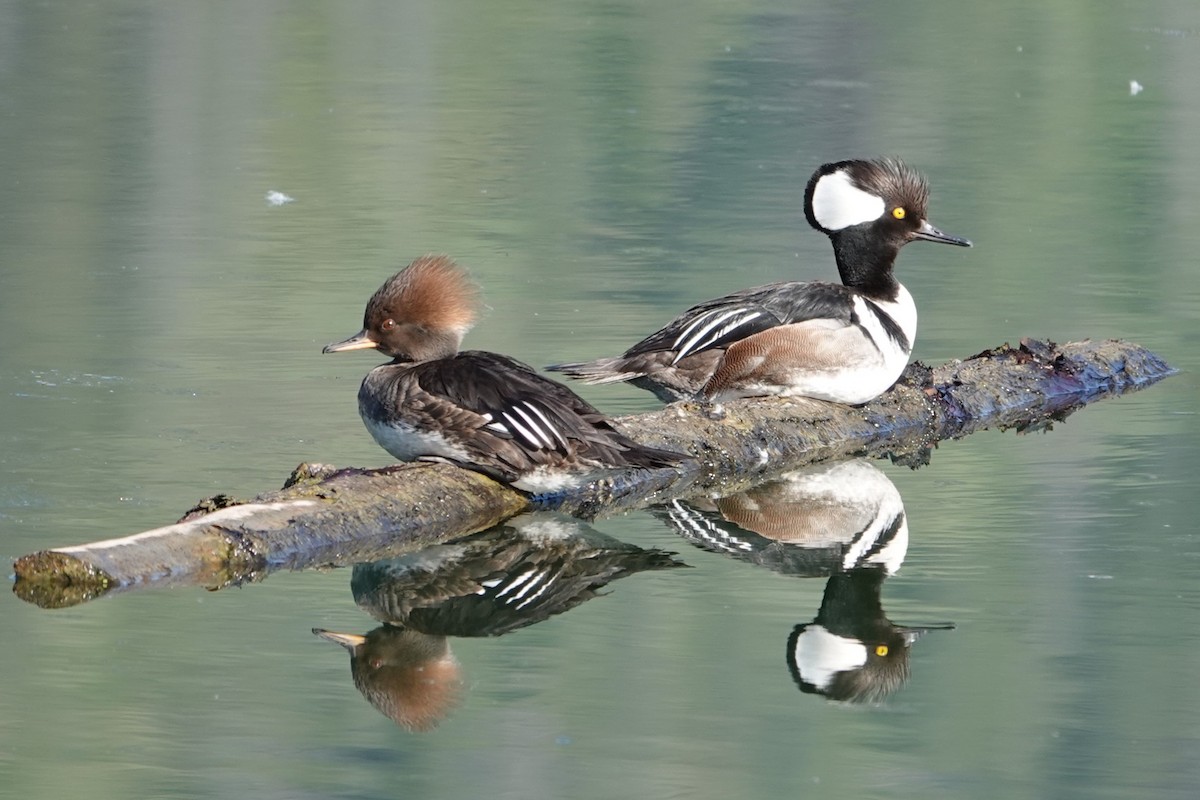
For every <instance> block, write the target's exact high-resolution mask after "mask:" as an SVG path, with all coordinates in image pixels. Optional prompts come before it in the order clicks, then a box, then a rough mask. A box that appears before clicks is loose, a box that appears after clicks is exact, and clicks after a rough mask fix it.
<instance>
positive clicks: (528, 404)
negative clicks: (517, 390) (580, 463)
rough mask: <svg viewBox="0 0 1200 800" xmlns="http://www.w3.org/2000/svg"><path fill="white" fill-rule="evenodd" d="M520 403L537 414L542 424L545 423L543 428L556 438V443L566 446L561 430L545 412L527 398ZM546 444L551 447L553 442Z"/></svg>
mask: <svg viewBox="0 0 1200 800" xmlns="http://www.w3.org/2000/svg"><path fill="white" fill-rule="evenodd" d="M521 405H523V406H525V408H527V409H529V410H530V411H532V412H533V413H534V414H536V415H537V418H538V419H539V420H541V421H542V424H543V425H545V430H547V431H550V433H551V434H553V436H554V438H555V439H557V440H558V443H559V444H560V445H562V446H563V448H564V449H565V448H566V447H567V440H566V438H565V437H564V436H563V435H562V432H561V431H559V430H558V427H557V426H556V425H555V424H554V423H553V422H551V421H550V420H549V418H547V416H546V415H545V413H544V412H543V411H542V410H541V409H540V408H538V407H537V405H535V404H534V403H531V402H529V401H528V400H526V401H525V402H524V403H522V404H521ZM548 446H549V447H553V446H554V444H553V443H550V444H549V445H548Z"/></svg>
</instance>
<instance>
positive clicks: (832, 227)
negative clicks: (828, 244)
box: [812, 170, 885, 231]
mask: <svg viewBox="0 0 1200 800" xmlns="http://www.w3.org/2000/svg"><path fill="white" fill-rule="evenodd" d="M884 207H885V204H884V202H883V198H882V197H879V196H878V195H873V194H871V193H870V192H864V191H863V190H862V189H859V188H858V187H857V186H855V185H854V183H853V182H851V180H850V175H849V174H848V173H847V172H846V171H845V170H839V171H837V172H833V173H830V174H829V175H825V176H823V177H822V178H821V179H820V180H818V181H817V185H816V187H815V188H814V189H813V196H812V212H813V216H814V217H815V218H816V220H817V223H818V224H819V225H820V226H821V227H822V228H824V229H825V230H828V231H840V230H841V229H842V228H848V227H850V226H851V225H859V224H861V223H863V222H871V221H872V220H876V219H879V218H880V217H882V216H883V211H884Z"/></svg>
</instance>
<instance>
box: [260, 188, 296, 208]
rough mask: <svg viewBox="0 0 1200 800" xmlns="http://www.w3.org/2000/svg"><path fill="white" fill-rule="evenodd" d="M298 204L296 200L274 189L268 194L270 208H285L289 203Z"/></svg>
mask: <svg viewBox="0 0 1200 800" xmlns="http://www.w3.org/2000/svg"><path fill="white" fill-rule="evenodd" d="M294 202H296V198H294V197H290V196H289V195H286V194H284V193H283V192H280V191H276V190H275V189H272V190H271V191H269V192H267V205H269V206H285V205H287V204H288V203H294Z"/></svg>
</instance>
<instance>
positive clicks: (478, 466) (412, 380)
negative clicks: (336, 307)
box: [323, 256, 685, 492]
mask: <svg viewBox="0 0 1200 800" xmlns="http://www.w3.org/2000/svg"><path fill="white" fill-rule="evenodd" d="M477 308H478V295H477V291H476V288H475V286H474V285H473V284H472V283H471V281H470V279H469V278H468V277H467V274H466V271H465V270H463V269H462V268H461V267H459V266H458V265H457V264H455V263H454V262H453V261H451V260H450V259H449V258H447V257H446V256H424V257H422V258H418V259H417V260H416V261H414V262H412V263H411V264H409V265H408V267H406V268H405V269H403V270H401V271H400V272H397V273H396V274H395V275H393V276H392V277H391V278H389V279H388V280H387V282H386V283H384V284H383V286H382V287H380V289H379V291H377V292H375V294H374V296H372V297H371V300H370V301H369V302H368V303H367V310H366V313H365V314H364V316H363V329H362V331H360V332H359V333H357V334H355V335H354V336H351V337H350V338H349V339H346V340H345V341H342V342H337V343H336V344H331V345H328V346H326V347H325V349H324V351H323V352H326V353H336V352H340V351H343V350H361V349H367V348H369V349H375V350H379V351H380V352H381V353H383V354H384V355H387V356H391V357H392V359H393V360H392V362H391V363H389V364H384V365H382V366H379V367H376V368H375V369H373V370H371V372H370V373H369V374H368V375H367V377H366V378H364V379H363V382H362V387H361V388H360V389H359V390H358V410H359V413H360V414H361V415H362V419H363V422H364V423H365V424H366V426H367V430H369V431H370V432H371V435H372V436H374V437H375V441H377V442H379V444H380V446H381V447H383V449H384V450H387V451H388V452H389V453H391V454H392V455H393V456H395V457H396V458H398V459H400V460H401V461H416V460H418V459H420V460H425V461H445V462H449V463H451V464H457V465H459V466H461V467H465V468H467V469H472V470H475V471H477V472H482V473H484V474H486V475H489V476H491V477H492V478H495V479H496V480H500V481H503V482H505V483H509V484H511V485H512V486H514V487H516V488H518V489H521V490H522V491H526V492H538V491H552V490H554V489H560V488H563V487H566V486H570V485H573V484H575V483H578V482H579V481H580V480H581V479H582V477H583V476H582V475H581V473H583V472H586V471H588V470H592V469H596V468H605V467H644V468H654V467H669V466H674V465H675V464H677V463H678V462H680V461H682V460H683V459H684V458H685V456H682V455H680V454H678V453H672V452H668V451H666V450H657V449H655V448H651V447H643V446H642V445H640V444H638V443H637V442H635V441H633V440H632V439H630V438H628V437H627V436H624V435H622V434H621V433H619V432H617V430H616V429H615V428H613V426H612V424H611V423H610V422H609V420H608V419H607V418H606V417H605V416H604V415H603V414H601V413H600V412H599V411H597V410H596V409H595V408H593V407H592V406H590V405H588V403H586V402H585V401H584V400H583V399H581V398H580V397H579V396H577V395H576V394H575V393H574V392H572V391H571V390H570V389H568V388H567V387H565V386H563V385H561V384H558V383H555V382H554V381H551V380H547V379H546V378H543V377H542V376H540V375H538V374H537V373H535V372H534V371H533V370H532V369H531V368H530V367H528V366H526V365H525V364H522V363H521V362H519V361H516V360H515V359H511V358H508V357H506V356H502V355H497V354H496V353H487V352H482V351H478V350H472V351H466V352H462V353H460V352H458V347H459V344H460V343H461V342H462V337H463V335H464V334H465V333H466V332H467V331H468V330H469V329H470V328H471V325H472V324H473V323H474V321H475V315H476V312H477Z"/></svg>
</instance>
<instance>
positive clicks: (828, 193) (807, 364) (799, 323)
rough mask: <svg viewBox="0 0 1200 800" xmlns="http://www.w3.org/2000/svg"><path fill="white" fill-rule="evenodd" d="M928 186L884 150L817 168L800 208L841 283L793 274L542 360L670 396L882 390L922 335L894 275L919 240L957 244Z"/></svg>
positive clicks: (863, 397) (825, 395)
mask: <svg viewBox="0 0 1200 800" xmlns="http://www.w3.org/2000/svg"><path fill="white" fill-rule="evenodd" d="M928 200H929V185H928V183H927V182H926V181H925V178H924V177H922V176H921V175H920V174H919V173H918V172H916V171H915V170H912V169H910V168H909V167H907V166H905V165H904V164H903V163H902V162H900V161H898V160H896V159H891V158H881V159H874V160H869V161H862V160H855V161H838V162H835V163H831V164H825V165H823V166H822V167H820V168H819V169H818V170H817V171H816V172H815V173H813V176H812V178H811V179H810V180H809V182H808V187H807V189H806V190H805V193H804V216H805V217H806V218H807V219H808V222H809V224H810V225H812V226H813V227H814V228H816V229H817V230H819V231H821V232H822V233H824V234H826V235H827V236H828V237H829V238H830V241H831V242H832V243H833V252H834V257H835V258H836V259H837V266H838V272H839V274H840V275H841V278H842V283H841V284H836V283H825V282H818V281H813V282H807V283H802V282H796V281H786V282H780V283H772V284H767V285H766V286H758V287H755V288H752V289H743V290H742V291H740V292H735V293H733V294H730V295H726V296H725V297H719V298H717V299H715V300H709V301H707V302H704V303H700V304H698V305H695V306H692V307H691V308H689V309H688V310H687V311H685V312H683V314H681V315H680V316H679V317H677V318H676V319H674V320H673V321H672V322H670V323H669V324H668V325H667V326H666V327H664V328H662V329H660V330H658V331H656V332H654V333H652V334H650V335H649V336H647V337H646V338H645V339H643V340H642V341H640V342H638V343H637V344H635V345H634V346H633V347H631V348H629V349H628V350H626V351H625V353H624V354H623V355H621V356H618V357H616V358H601V359H596V360H595V361H585V362H580V363H572V364H556V365H554V366H551V367H548V368H547V369H550V370H553V371H557V372H564V373H566V374H567V375H569V376H571V377H572V378H579V379H582V380H584V381H586V382H588V383H615V382H618V381H628V382H630V383H632V384H634V385H635V386H639V387H641V388H643V389H648V390H649V391H652V392H654V393H655V394H656V395H658V396H659V397H660V398H661V399H663V400H664V401H666V402H671V401H674V400H679V399H686V398H691V397H698V398H700V399H702V400H706V401H713V402H716V401H721V400H725V399H731V398H735V397H753V396H758V395H771V394H779V395H801V396H805V397H814V398H818V399H822V400H833V401H836V402H840V403H849V404H852V405H859V404H861V403H866V402H868V401H869V400H872V399H874V398H875V397H877V396H879V395H880V394H882V393H883V392H885V391H887V389H888V388H890V387H891V385H892V384H893V383H895V382H896V379H897V378H899V377H900V374H901V373H902V372H903V371H904V367H905V365H906V364H907V363H908V357H909V355H910V354H911V353H912V346H913V340H914V338H915V337H916V333H917V310H916V306H915V305H914V304H913V299H912V295H910V294H909V293H908V290H907V289H905V288H904V286H903V285H901V284H900V283H899V282H898V281H897V280H896V278H895V277H894V276H893V275H892V266H893V263H894V262H895V260H896V255H897V254H898V253H899V251H900V248H901V247H903V246H904V245H905V244H907V243H909V242H911V241H913V240H914V239H923V240H925V241H929V242H942V243H944V244H953V245H958V246H960V247H970V246H971V243H970V242H969V241H968V240H966V239H961V238H959V237H957V236H950V235H948V234H945V233H943V232H941V231H940V230H938V229H937V228H935V227H933V226H932V225H930V224H929V222H928V221H927V220H926V219H925V214H926V206H927V204H928Z"/></svg>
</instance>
